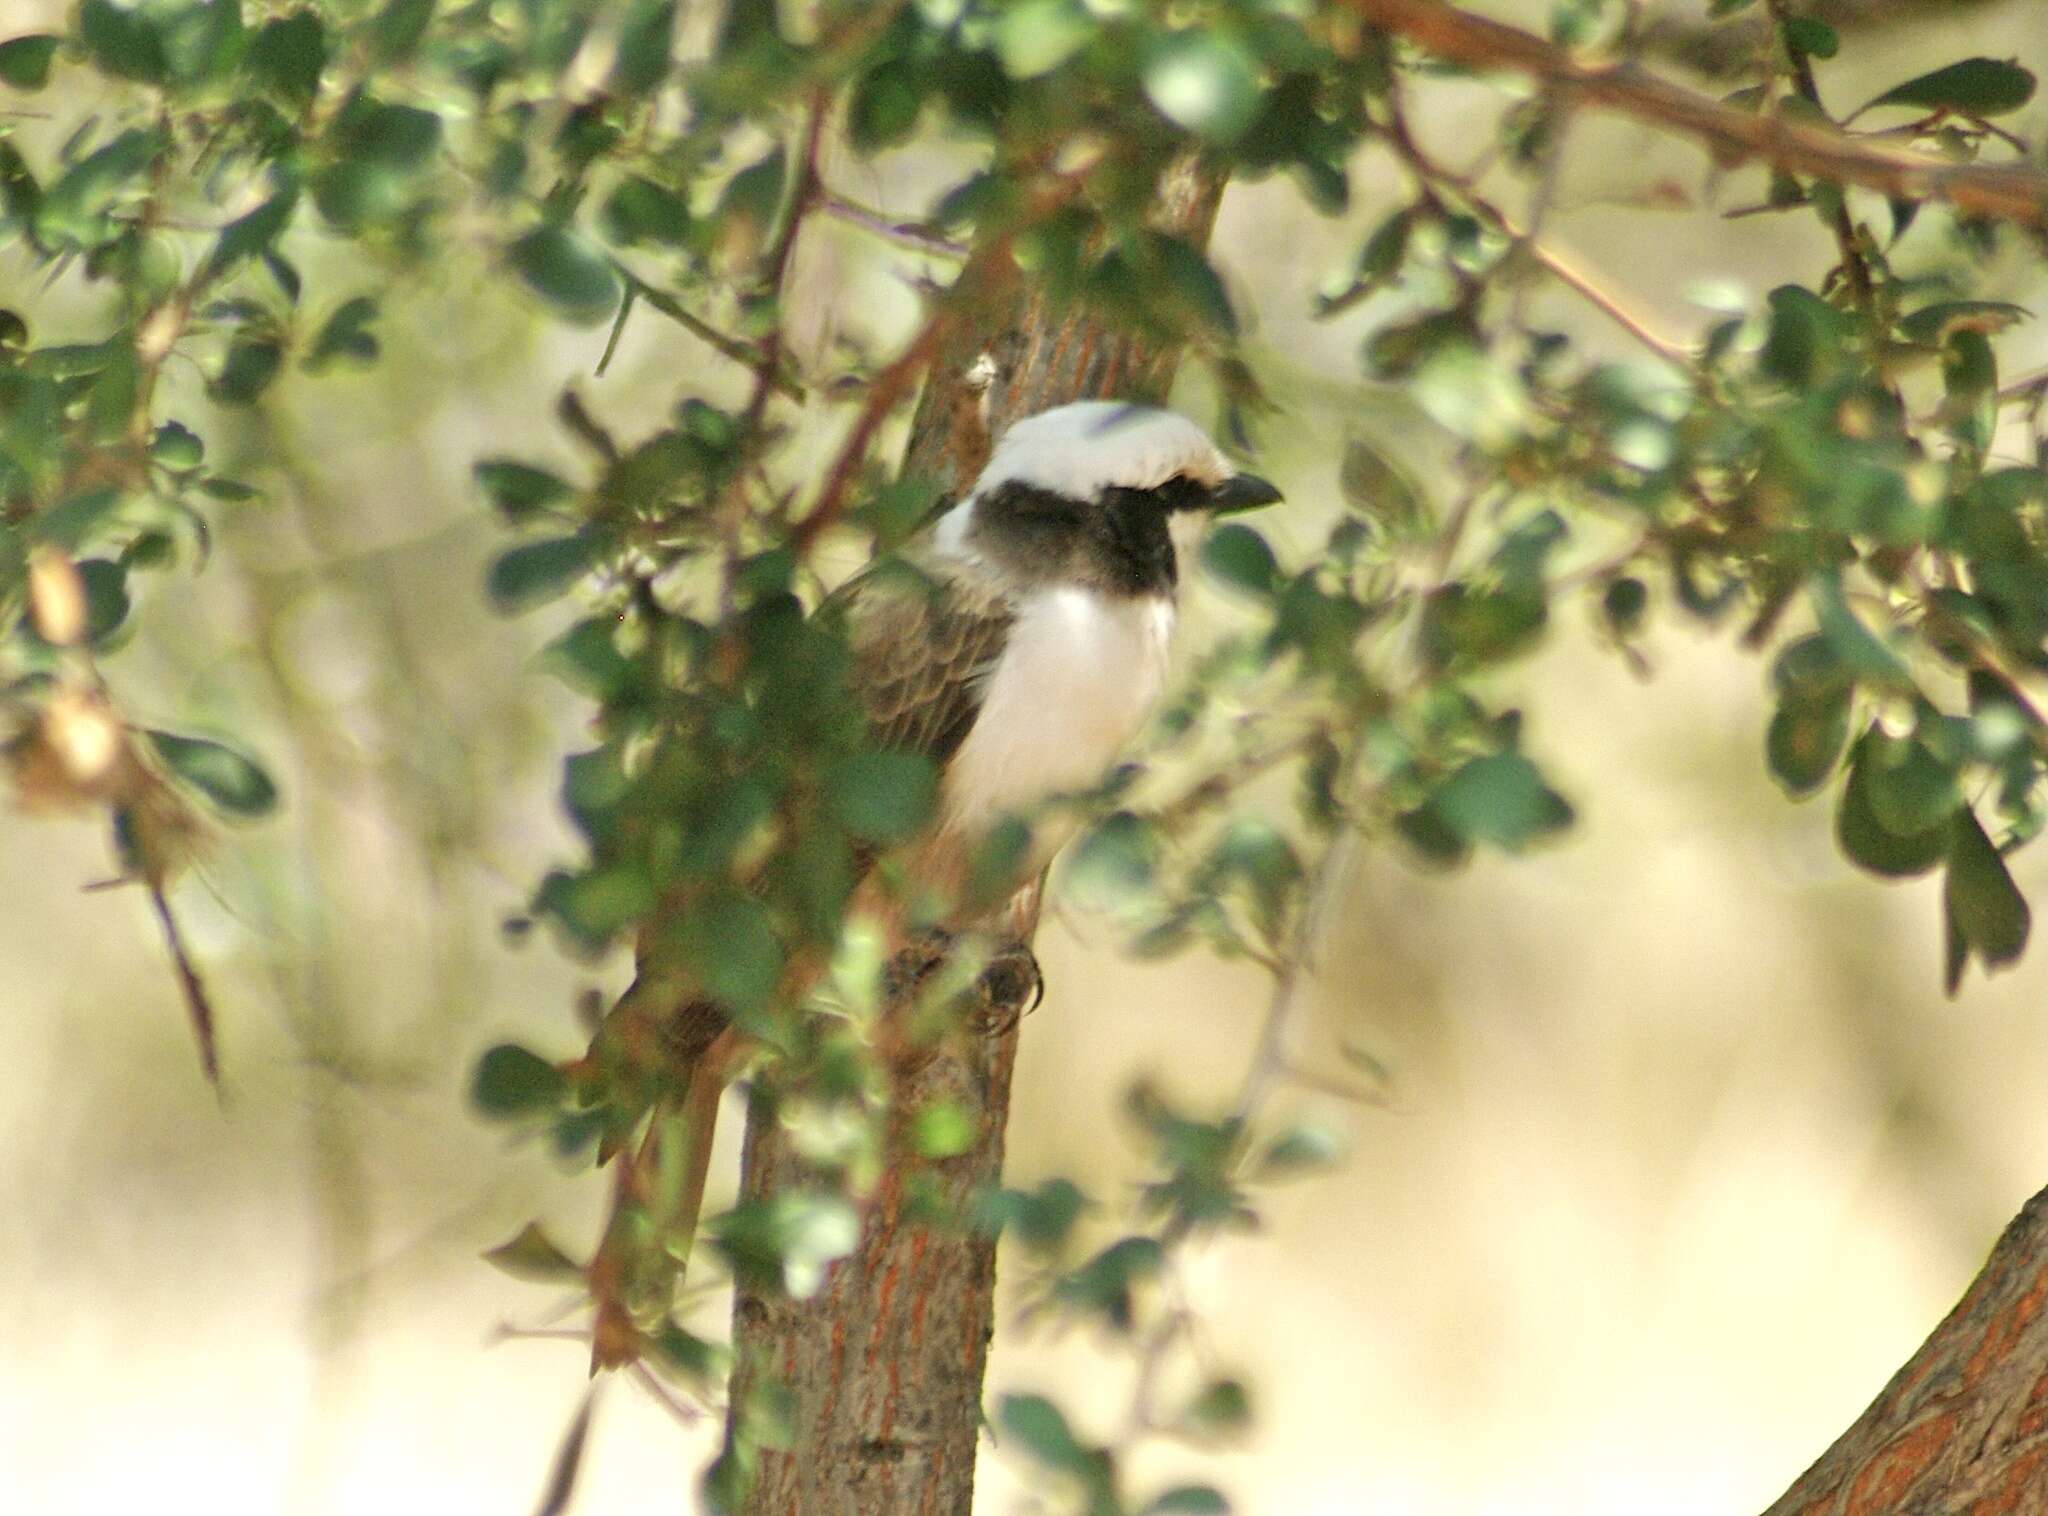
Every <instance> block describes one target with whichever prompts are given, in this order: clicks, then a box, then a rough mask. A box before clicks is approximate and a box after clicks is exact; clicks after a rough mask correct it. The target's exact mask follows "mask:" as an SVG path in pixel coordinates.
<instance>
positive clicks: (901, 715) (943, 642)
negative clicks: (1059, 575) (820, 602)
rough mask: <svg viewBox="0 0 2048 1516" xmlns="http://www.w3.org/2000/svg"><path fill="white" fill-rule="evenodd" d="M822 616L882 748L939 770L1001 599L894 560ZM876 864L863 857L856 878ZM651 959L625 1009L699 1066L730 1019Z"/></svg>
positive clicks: (996, 628) (981, 670)
mask: <svg viewBox="0 0 2048 1516" xmlns="http://www.w3.org/2000/svg"><path fill="white" fill-rule="evenodd" d="M820 614H823V615H837V616H843V617H845V618H846V639H847V645H848V646H849V647H850V648H851V650H852V653H853V674H854V684H855V688H856V689H857V691H858V692H859V694H860V698H861V704H862V705H863V706H865V707H866V709H867V714H868V720H869V722H870V723H871V724H872V726H873V728H874V734H875V739H876V741H877V742H878V743H879V744H880V745H881V746H883V747H887V748H898V749H903V750H907V751H909V752H913V753H923V754H924V755H925V756H926V757H928V758H930V759H931V760H932V761H933V762H935V763H940V764H943V763H944V762H945V761H946V760H947V759H948V758H950V757H952V756H953V754H954V752H955V751H956V750H957V749H958V748H959V746H960V744H961V743H962V742H964V741H966V740H967V734H968V732H969V731H971V730H972V729H973V727H974V719H975V717H976V716H978V715H980V714H981V702H982V696H983V694H984V692H985V689H986V686H987V683H988V676H989V674H990V673H991V672H992V671H993V669H994V668H995V662H996V659H997V658H998V657H1000V656H1001V654H1002V650H1003V642H1004V640H1005V638H1006V637H1007V636H1008V635H1009V630H1010V623H1011V620H1012V619H1013V618H1012V616H1011V614H1010V612H1009V609H1008V607H1007V606H1006V605H1005V604H1004V603H1003V601H1002V600H1001V599H1000V598H999V597H997V596H995V595H993V594H991V593H988V592H985V591H983V592H977V591H976V590H975V589H974V588H973V587H972V586H971V585H967V584H963V583H961V582H960V581H959V580H957V579H955V578H953V577H951V576H950V575H948V574H946V573H945V570H944V569H943V567H940V568H925V567H919V566H918V565H916V564H913V563H911V562H909V561H907V560H905V559H892V560H890V561H889V562H887V563H883V564H879V565H877V566H876V567H874V568H872V569H869V570H867V571H866V572H864V573H862V574H860V575H859V576H857V577H856V578H854V579H853V580H851V581H849V582H848V583H847V584H845V585H844V586H842V587H841V588H840V589H839V590H838V591H837V592H836V593H834V594H833V595H832V597H831V598H830V599H829V600H827V601H826V603H825V605H824V606H823V607H822V608H821V611H820ZM871 861H872V858H871V855H869V854H867V853H865V852H863V854H862V855H861V856H860V857H859V858H858V859H857V860H856V865H855V867H856V871H857V872H865V871H866V868H867V866H868V864H869V862H871ZM650 957H651V955H650V953H649V951H648V948H647V944H646V943H645V942H644V941H643V942H642V944H641V953H640V964H639V968H640V977H639V978H638V979H636V980H635V981H634V983H633V987H632V988H631V989H630V990H629V991H628V992H627V994H626V997H625V999H624V1000H622V1001H621V1002H620V1005H619V1010H620V1011H626V1010H627V1009H628V1007H629V1006H630V1007H632V1008H634V1009H635V1010H637V1011H638V1012H639V1013H640V1014H641V1015H643V1016H644V1017H645V1018H646V1020H647V1021H648V1022H649V1023H651V1024H652V1026H653V1027H654V1028H655V1035H656V1036H657V1037H658V1038H659V1039H660V1044H661V1048H662V1051H663V1053H664V1054H665V1055H666V1056H667V1057H668V1058H669V1059H670V1060H672V1061H673V1062H674V1064H676V1065H677V1066H680V1067H683V1068H690V1067H693V1066H694V1065H695V1064H696V1063H697V1061H698V1060H699V1059H700V1058H702V1057H703V1056H704V1054H705V1053H706V1052H707V1051H708V1050H709V1049H710V1048H711V1047H712V1045H713V1044H714V1043H715V1042H717V1040H718V1038H719V1037H720V1036H721V1035H722V1034H723V1033H724V1032H725V1030H726V1028H727V1025H728V1023H727V1021H726V1019H725V1013H724V1011H723V1010H722V1009H721V1008H720V1007H719V1006H718V1004H717V1003H716V1002H715V1001H710V1000H705V999H701V998H699V997H697V996H696V995H695V994H694V993H693V990H692V988H691V987H690V986H689V985H688V983H687V981H677V982H673V983H665V982H664V979H663V976H662V975H661V974H660V973H659V972H658V971H657V970H656V969H655V968H654V966H653V965H652V963H651V962H650V961H649V960H650Z"/></svg>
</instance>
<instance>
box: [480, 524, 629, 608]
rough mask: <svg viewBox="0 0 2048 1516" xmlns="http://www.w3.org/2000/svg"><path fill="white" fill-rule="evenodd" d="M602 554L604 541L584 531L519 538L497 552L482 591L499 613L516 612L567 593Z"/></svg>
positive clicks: (598, 560) (543, 603) (596, 563)
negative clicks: (536, 539) (538, 538)
mask: <svg viewBox="0 0 2048 1516" xmlns="http://www.w3.org/2000/svg"><path fill="white" fill-rule="evenodd" d="M603 557H604V546H603V544H602V543H601V542H600V541H599V540H598V539H597V538H596V537H594V536H592V535H591V534H589V533H587V532H577V533H575V534H573V535H571V536H568V537H547V538H543V539H542V540H541V541H539V542H522V543H520V544H519V545H518V546H517V547H512V548H507V549H506V550H505V551H504V552H502V553H500V554H499V555H498V557H497V560H496V561H495V562H494V563H492V565H491V568H490V572H489V573H488V574H487V575H486V576H485V578H484V592H485V593H486V594H487V595H489V596H490V600H491V604H492V605H493V606H494V607H496V608H497V610H498V611H499V612H500V613H501V614H503V615H508V616H516V615H518V614H519V613H520V612H521V611H529V610H532V609H533V608H534V607H535V606H537V605H545V604H546V603H547V602H548V601H550V600H554V599H557V598H558V597H560V596H562V595H564V594H567V593H568V591H569V589H570V587H571V586H572V585H574V584H575V583H576V581H577V580H579V579H581V578H582V577H583V576H584V575H585V574H588V573H589V572H590V571H591V570H592V569H594V568H595V567H597V565H598V563H599V562H601V561H602V559H603Z"/></svg>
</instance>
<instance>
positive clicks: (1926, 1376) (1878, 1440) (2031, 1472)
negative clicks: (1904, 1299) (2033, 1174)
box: [1764, 1190, 2048, 1516]
mask: <svg viewBox="0 0 2048 1516" xmlns="http://www.w3.org/2000/svg"><path fill="white" fill-rule="evenodd" d="M2044 1302H2048V1190H2043V1191H2042V1192H2041V1193H2040V1194H2038V1195H2036V1196H2035V1197H2034V1198H2033V1199H2032V1200H2030V1201H2028V1202H2027V1204H2026V1207H2025V1208H2024V1209H2023V1210H2022V1211H2021V1212H2020V1213H2019V1215H2018V1216H2016V1217H2014V1218H2013V1220H2012V1223H2011V1224H2010V1225H2009V1226H2007V1227H2006V1229H2005V1235H2004V1236H2002V1237H2000V1238H1999V1239H1998V1246H1997V1247H1995V1248H1993V1249H1992V1251H1991V1258H1990V1260H1989V1261H1988V1262H1987V1263H1986V1264H1985V1265H1984V1270H1983V1272H1982V1273H1980V1274H1979V1275H1978V1276H1977V1278H1976V1281H1975V1282H1974V1283H1973V1284H1972V1285H1971V1286H1970V1288H1969V1291H1968V1292H1967V1293H1966V1294H1965V1295H1964V1296H1963V1298H1962V1300H1961V1301H1960V1302H1959V1303H1958V1304H1957V1305H1956V1308H1955V1309H1954V1310H1953V1311H1950V1312H1949V1314H1948V1317H1947V1319H1946V1320H1944V1321H1943V1322H1942V1323H1941V1325H1940V1326H1938V1327H1936V1328H1935V1329H1934V1334H1933V1335H1932V1336H1931V1337H1929V1338H1928V1339H1927V1341H1926V1343H1925V1344H1923V1345H1922V1347H1921V1348H1920V1351H1919V1352H1917V1353H1915V1354H1914V1355H1913V1357H1912V1359H1911V1360H1910V1361H1908V1363H1907V1364H1906V1366H1905V1367H1904V1368H1902V1369H1900V1370H1899V1371H1898V1373H1896V1374H1894V1375H1893V1376H1892V1381H1891V1383H1890V1384H1888V1385H1886V1386H1885V1388H1884V1392H1883V1393H1882V1394H1880V1395H1879V1396H1878V1397H1877V1399H1876V1400H1875V1401H1874V1402H1873V1403H1872V1404H1871V1406H1870V1409H1869V1410H1867V1411H1865V1412H1864V1413H1863V1414H1862V1415H1861V1416H1860V1417H1858V1418H1857V1420H1856V1422H1855V1424H1854V1425H1853V1426H1851V1427H1850V1428H1849V1430H1848V1431H1846V1432H1844V1433H1843V1434H1842V1436H1841V1438H1840V1440H1839V1441H1837V1442H1836V1443H1835V1445H1834V1446H1833V1447H1831V1448H1829V1449H1828V1450H1827V1452H1825V1453H1823V1454H1822V1455H1821V1456H1820V1459H1819V1460H1818V1461H1817V1462H1816V1463H1815V1464H1814V1465H1813V1467H1812V1468H1810V1469H1808V1470H1807V1471H1806V1472H1805V1473H1804V1474H1803V1475H1801V1476H1800V1478H1799V1480H1798V1482H1797V1483H1796V1484H1794V1485H1793V1486H1792V1488H1791V1489H1789V1490H1787V1491H1786V1492H1785V1494H1784V1495H1783V1497H1781V1498H1780V1499H1779V1501H1778V1502H1777V1504H1775V1505H1773V1506H1772V1507H1771V1508H1770V1510H1768V1511H1767V1512H1765V1513H1764V1516H1881V1513H1885V1512H1893V1511H1912V1512H1915V1513H1918V1516H1951V1513H1953V1516H1962V1513H1964V1512H1971V1513H1986V1516H1989V1513H1993V1512H1995V1513H1998V1516H2048V1372H2043V1368H2042V1365H2043V1364H2048V1313H2044V1312H2043V1311H2042V1309H2041V1307H2042V1305H2043V1303H2044Z"/></svg>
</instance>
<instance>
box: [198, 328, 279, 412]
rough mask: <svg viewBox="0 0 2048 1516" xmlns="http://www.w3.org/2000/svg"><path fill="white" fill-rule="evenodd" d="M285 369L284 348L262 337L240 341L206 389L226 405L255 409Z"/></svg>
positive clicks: (228, 353)
mask: <svg viewBox="0 0 2048 1516" xmlns="http://www.w3.org/2000/svg"><path fill="white" fill-rule="evenodd" d="M283 366H284V348H283V347H282V346H281V345H279V344H278V343H276V342H274V341H272V340H270V339H268V338H263V337H237V338H236V339H235V340H234V341H233V342H232V343H230V344H229V346H228V352H227V357H226V359H225V360H224V361H223V362H222V363H221V368H220V372H219V373H218V374H216V375H215V376H214V377H213V379H212V380H211V381H209V382H208V384H207V386H206V391H207V393H208V394H210V395H212V396H213V398H214V399H216V400H218V401H220V402H221V404H223V405H253V404H255V403H256V401H257V399H258V398H259V397H260V396H261V395H262V393H263V392H264V391H265V390H267V389H268V388H270V383H271V381H272V380H273V379H275V378H276V377H277V372H278V370H279V369H280V368H282V367H283Z"/></svg>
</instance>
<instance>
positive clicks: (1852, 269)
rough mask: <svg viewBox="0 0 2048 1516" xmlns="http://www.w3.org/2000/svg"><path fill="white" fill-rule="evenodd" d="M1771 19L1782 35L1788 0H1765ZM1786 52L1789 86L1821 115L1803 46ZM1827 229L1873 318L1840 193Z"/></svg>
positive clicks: (1865, 264)
mask: <svg viewBox="0 0 2048 1516" xmlns="http://www.w3.org/2000/svg"><path fill="white" fill-rule="evenodd" d="M1765 4H1766V5H1767V7H1768V8H1769V10H1770V13H1771V20H1772V21H1773V22H1775V23H1776V24H1777V29H1778V32H1779V35H1780V36H1781V37H1783V36H1784V35H1785V28H1786V25H1787V24H1788V23H1789V22H1790V21H1791V20H1792V7H1791V5H1790V4H1789V3H1788V0H1765ZM1783 46H1784V48H1785V55H1786V57H1787V58H1788V59H1789V60H1790V61H1791V64H1792V87H1793V88H1794V89H1795V90H1797V91H1798V92H1799V98H1800V99H1801V100H1804V101H1805V102H1806V103H1807V104H1808V105H1810V106H1812V107H1813V108H1814V110H1815V111H1817V112H1819V113H1820V115H1821V116H1822V117H1823V118H1826V117H1827V107H1826V106H1825V105H1823V104H1822V103H1821V98H1820V83H1819V81H1818V80H1816V79H1815V78H1814V77H1813V64H1812V62H1811V61H1809V60H1808V58H1807V56H1806V53H1805V51H1804V49H1802V48H1800V47H1797V46H1795V45H1794V44H1793V43H1792V42H1790V41H1789V40H1787V41H1785V42H1784V43H1783ZM1826 220H1827V223H1828V229H1829V230H1830V231H1831V232H1833V233H1834V235H1835V246H1836V248H1837V249H1839V250H1840V252H1841V255H1842V272H1843V273H1844V274H1846V275H1847V276H1848V279H1849V291H1850V293H1851V294H1852V295H1854V296H1855V297H1856V306H1857V309H1859V310H1861V311H1862V312H1863V314H1864V315H1865V316H1868V317H1871V318H1872V319H1875V317H1876V315H1877V305H1876V294H1877V287H1876V285H1875V284H1874V283H1873V282H1872V280H1871V277H1870V263H1869V260H1867V259H1866V258H1865V257H1864V256H1863V249H1862V248H1861V247H1859V246H1858V245H1857V243H1856V224H1855V222H1853V221H1851V220H1850V219H1849V205H1848V202H1847V201H1846V200H1844V199H1843V198H1842V196H1841V195H1839V194H1837V195H1836V196H1835V197H1834V201H1833V203H1832V204H1831V205H1830V206H1829V207H1828V208H1827V211H1826Z"/></svg>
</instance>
